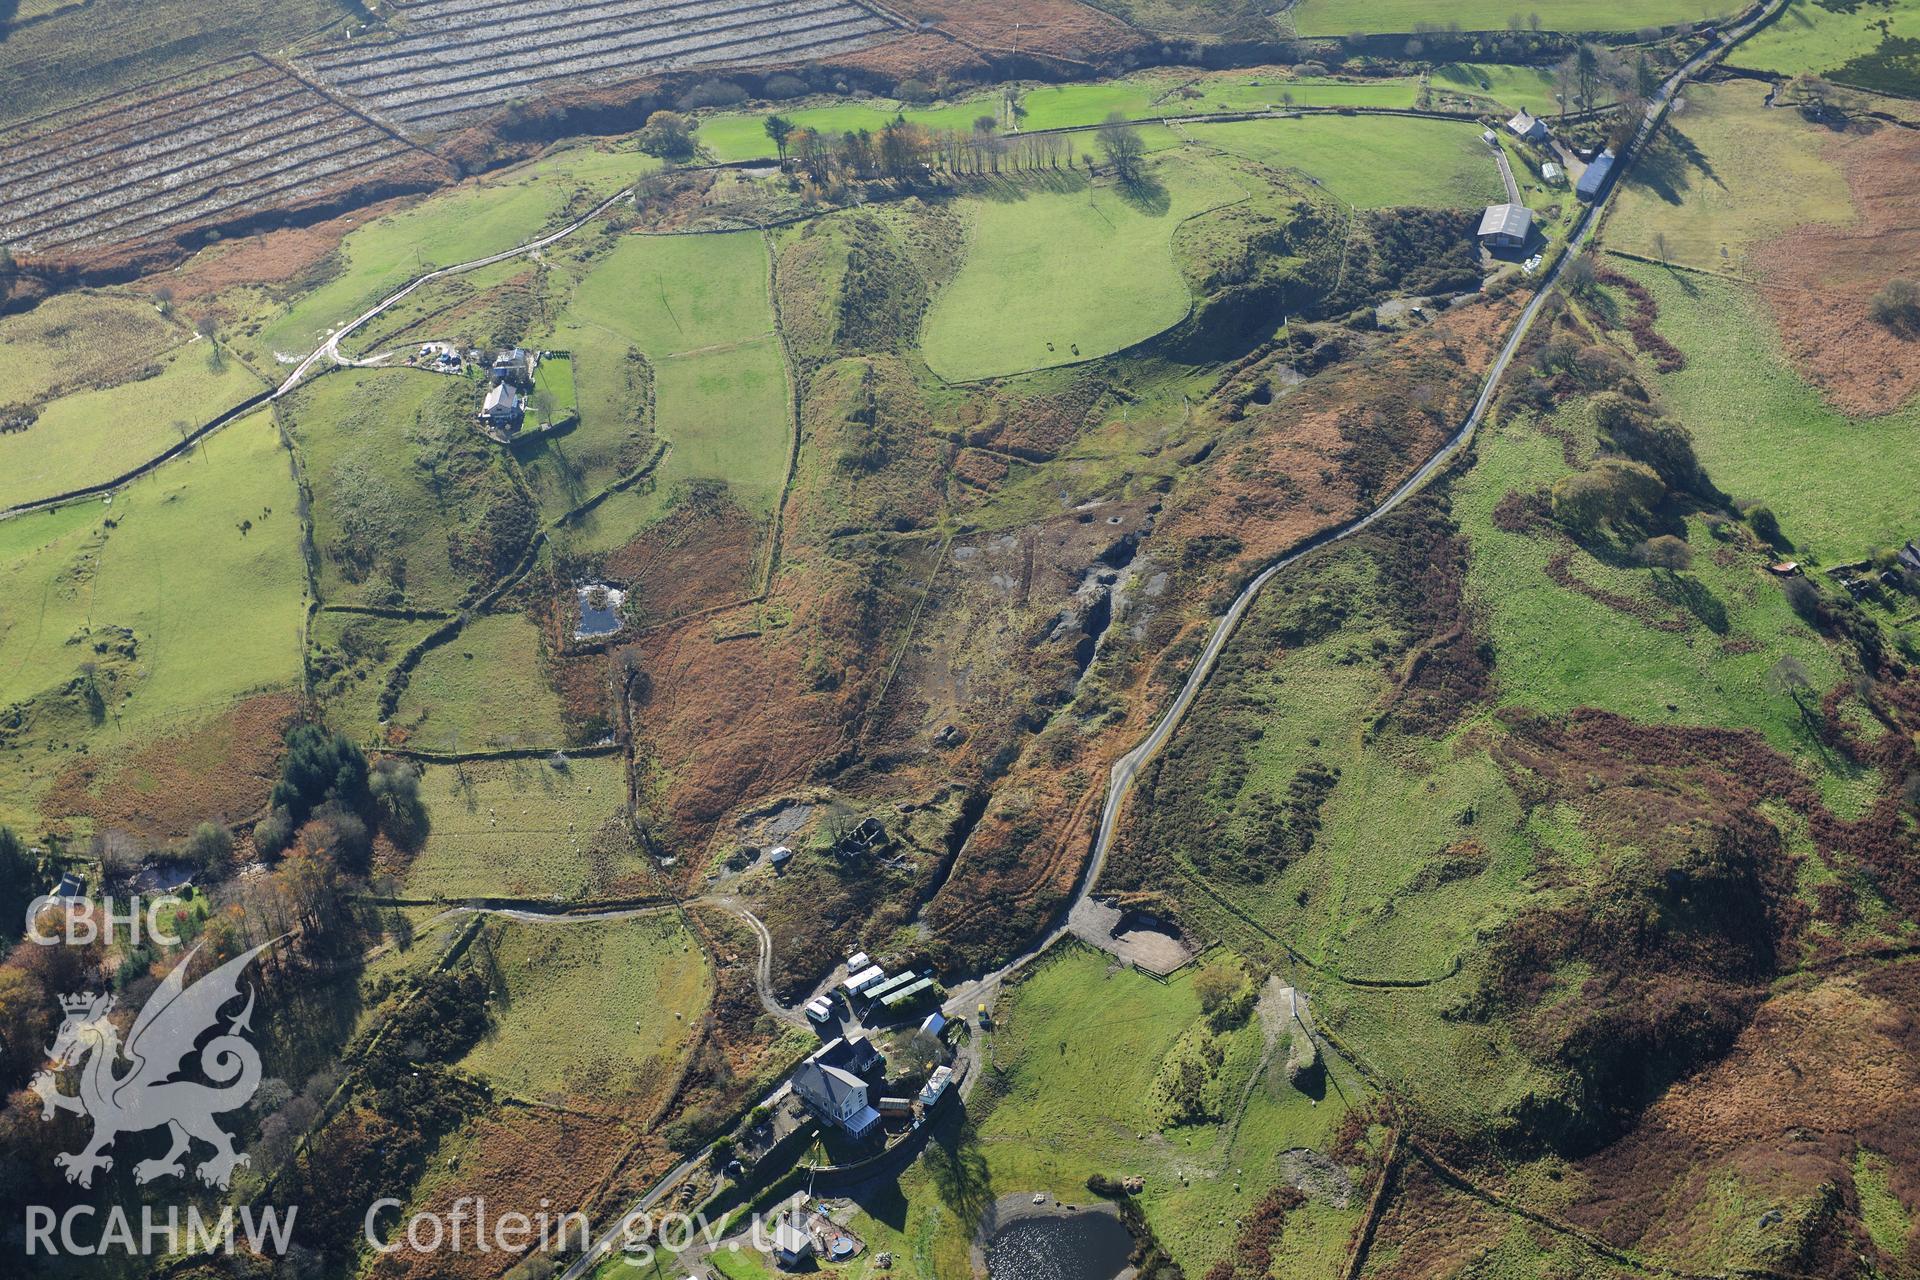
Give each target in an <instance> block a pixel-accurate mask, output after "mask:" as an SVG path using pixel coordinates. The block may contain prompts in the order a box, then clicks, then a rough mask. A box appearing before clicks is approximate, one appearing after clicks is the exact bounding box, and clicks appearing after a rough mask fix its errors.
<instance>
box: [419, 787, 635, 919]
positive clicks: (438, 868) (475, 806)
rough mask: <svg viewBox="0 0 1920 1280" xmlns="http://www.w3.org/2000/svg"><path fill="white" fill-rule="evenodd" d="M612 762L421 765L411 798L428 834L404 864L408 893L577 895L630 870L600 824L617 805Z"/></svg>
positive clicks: (619, 795) (621, 793)
mask: <svg viewBox="0 0 1920 1280" xmlns="http://www.w3.org/2000/svg"><path fill="white" fill-rule="evenodd" d="M623 774H624V766H623V765H622V763H621V761H620V760H619V758H618V757H614V756H588V757H583V758H580V759H576V760H572V761H570V762H569V763H568V765H567V767H566V768H565V769H558V768H555V767H554V765H553V763H552V762H551V761H549V760H513V761H478V762H474V763H470V764H463V765H460V766H458V767H455V766H452V765H432V766H429V767H428V769H427V771H426V774H425V776H424V777H423V778H422V779H421V783H420V793H421V796H422V798H423V799H424V800H425V802H426V805H427V812H428V814H429V815H430V816H431V818H432V821H433V831H432V834H431V835H429V836H428V838H427V842H426V844H425V846H424V847H423V848H422V849H421V850H420V852H419V853H417V854H416V855H414V858H413V861H412V863H411V864H410V865H409V867H408V868H407V876H406V892H407V894H408V896H411V897H429V898H442V899H447V900H450V901H458V900H460V899H462V898H472V897H489V896H492V897H514V898H548V897H552V898H579V897H583V896H588V895H591V894H595V893H604V892H606V891H607V890H609V889H610V888H612V887H613V886H615V885H616V884H618V883H620V882H621V880H622V878H623V877H630V876H632V875H633V874H634V873H635V872H636V871H638V870H639V865H638V860H637V859H636V858H635V857H634V856H633V855H631V854H629V853H627V852H626V851H625V849H624V848H618V849H615V848H610V847H609V846H608V844H607V842H605V841H603V840H602V839H601V836H602V828H603V827H605V826H606V824H608V823H609V822H611V821H613V820H614V819H615V818H616V817H617V816H618V815H619V813H620V811H621V808H622V807H623V806H624V805H625V803H626V780H625V778H624V776H623Z"/></svg>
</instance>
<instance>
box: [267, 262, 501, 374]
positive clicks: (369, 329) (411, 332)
mask: <svg viewBox="0 0 1920 1280" xmlns="http://www.w3.org/2000/svg"><path fill="white" fill-rule="evenodd" d="M533 269H534V263H533V262H532V261H531V260H529V259H527V258H509V259H507V260H506V261H505V262H496V263H494V264H493V265H492V266H488V267H478V268H476V269H474V270H472V271H463V272H461V273H460V274H459V275H456V276H443V277H441V278H440V279H438V280H434V281H431V282H429V283H427V284H424V285H422V286H420V287H419V288H418V289H415V290H414V291H413V292H412V293H410V294H408V295H407V296H406V297H405V298H402V299H401V300H400V301H399V302H397V303H395V304H394V305H393V306H391V307H389V308H388V309H387V310H386V311H383V312H382V313H381V314H380V317H379V318H378V319H376V320H373V321H372V322H370V323H369V324H367V325H366V326H365V327H364V328H362V329H360V330H359V331H358V332H356V333H354V334H353V335H351V336H350V337H348V338H346V339H344V340H343V341H342V342H341V343H340V353H341V354H342V355H344V356H347V357H349V358H352V359H367V358H370V357H372V356H375V355H389V354H391V355H392V356H395V357H398V358H404V357H405V356H407V355H408V354H410V353H411V352H412V350H413V349H414V348H415V347H416V346H417V345H418V344H419V343H421V342H425V341H428V340H430V339H431V340H435V341H438V340H442V339H447V340H458V339H461V338H466V339H470V340H471V341H472V342H474V343H475V344H477V345H479V346H483V347H490V346H491V343H492V337H493V336H494V335H490V334H489V333H488V332H487V329H486V328H485V323H486V313H485V312H484V311H482V312H480V313H479V315H474V314H473V312H472V308H473V307H474V306H475V304H477V303H481V302H483V301H484V295H487V294H489V293H490V292H491V291H493V290H495V289H497V288H498V287H499V286H500V285H502V284H505V283H506V282H507V281H509V280H511V279H512V278H513V277H515V276H518V275H523V274H525V273H526V272H529V271H532V270H533ZM456 307H458V308H465V309H466V315H465V316H463V317H456V316H455V315H454V314H453V309H454V308H456ZM503 336H504V335H503ZM524 337H525V335H524V334H522V335H516V340H519V339H523V338H524ZM283 354H285V353H283ZM488 354H489V355H491V354H492V352H491V350H489V352H488ZM392 363H394V364H398V363H399V359H397V358H396V359H395V360H393V361H392Z"/></svg>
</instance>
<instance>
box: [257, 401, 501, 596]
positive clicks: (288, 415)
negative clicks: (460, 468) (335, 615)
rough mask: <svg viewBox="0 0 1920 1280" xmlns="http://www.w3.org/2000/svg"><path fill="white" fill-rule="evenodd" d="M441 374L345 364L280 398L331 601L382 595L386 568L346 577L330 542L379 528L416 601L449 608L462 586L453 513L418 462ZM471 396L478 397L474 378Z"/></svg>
mask: <svg viewBox="0 0 1920 1280" xmlns="http://www.w3.org/2000/svg"><path fill="white" fill-rule="evenodd" d="M446 384H447V379H445V378H443V377H439V376H436V375H433V374H428V373H419V372H414V371H410V370H399V369H385V370H382V369H341V370H337V371H335V372H333V373H329V374H327V375H326V376H325V377H322V378H318V379H316V380H315V381H314V382H312V383H311V384H309V385H307V386H305V387H303V388H301V390H300V391H299V392H298V393H296V394H295V395H294V396H292V397H290V398H289V399H286V400H282V401H280V402H279V403H280V404H281V405H282V406H284V407H283V408H282V409H281V410H280V412H282V413H283V414H284V415H285V419H284V420H285V421H286V422H287V424H288V428H289V432H290V434H291V435H292V437H293V440H294V443H295V445H296V447H297V448H298V449H299V450H300V457H301V461H302V463H303V465H304V466H305V468H306V475H307V483H308V485H309V486H311V488H312V490H313V512H312V518H313V541H314V548H315V550H316V551H317V552H318V553H319V561H320V597H321V599H322V600H323V601H325V602H326V603H328V604H364V603H383V602H384V601H383V600H382V599H380V598H379V597H381V596H382V595H383V594H384V593H385V591H386V590H387V581H388V579H387V576H386V575H385V574H383V573H381V572H380V570H378V569H376V570H375V571H374V574H373V576H371V577H369V578H368V579H367V580H365V581H362V582H354V581H351V580H350V579H349V578H348V577H347V576H346V569H345V567H344V565H343V563H342V559H341V557H340V556H338V555H336V554H334V552H335V549H336V548H343V547H347V546H349V545H351V544H354V543H364V542H366V541H367V540H368V533H367V530H368V529H375V530H378V531H379V532H380V534H381V536H382V538H383V539H384V540H386V541H388V542H390V543H391V545H392V546H393V547H394V548H395V552H394V554H395V555H397V556H398V557H399V558H400V559H402V560H404V562H405V565H406V569H405V597H406V599H407V600H408V601H409V602H411V603H412V604H413V605H414V607H417V608H434V607H438V608H450V607H452V606H453V605H454V604H456V603H458V601H459V600H460V598H461V596H462V595H463V594H464V591H463V586H462V583H461V581H460V577H459V575H458V574H457V573H455V572H454V569H453V564H452V561H451V560H450V559H449V556H448V547H447V530H446V523H447V521H448V520H449V519H450V518H452V514H453V513H450V512H449V511H447V510H446V508H445V504H444V503H443V501H442V500H441V498H440V497H439V496H438V495H436V494H435V492H434V490H433V487H432V484H431V477H430V476H429V475H428V474H427V473H426V472H425V471H424V470H423V469H422V468H421V467H420V466H418V465H416V463H415V461H414V459H415V456H416V444H415V442H416V435H417V430H418V422H419V419H420V416H421V415H423V414H424V413H425V412H426V411H427V406H428V404H429V403H430V402H431V401H432V399H433V398H434V397H435V396H436V395H437V394H438V393H440V392H441V391H443V390H444V389H445V387H446ZM468 385H471V386H473V387H474V388H475V390H474V397H475V402H476V403H477V402H478V398H479V394H480V392H479V390H478V384H477V383H474V384H468Z"/></svg>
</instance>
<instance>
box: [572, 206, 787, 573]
mask: <svg viewBox="0 0 1920 1280" xmlns="http://www.w3.org/2000/svg"><path fill="white" fill-rule="evenodd" d="M583 270H584V274H583V275H581V276H580V278H579V280H578V283H577V284H576V285H575V286H574V287H573V289H572V292H571V293H570V295H568V296H567V297H566V299H565V302H564V305H563V307H562V308H561V309H560V311H559V318H558V319H557V320H556V322H555V332H554V342H555V344H556V345H561V346H565V347H566V348H568V349H570V350H573V351H574V352H576V354H577V355H578V357H579V363H578V366H577V368H576V371H575V373H576V380H577V383H578V387H579V394H580V404H581V414H582V417H583V419H584V426H585V428H586V429H587V430H588V431H596V430H599V429H600V428H599V427H597V425H596V420H597V419H600V418H612V419H614V420H616V421H631V420H632V418H633V413H634V410H633V409H632V407H631V406H633V405H635V404H636V403H638V402H639V399H637V398H636V397H639V398H642V399H643V398H645V394H646V393H645V392H643V391H636V387H635V381H634V380H635V379H636V378H637V379H640V380H642V381H647V380H650V382H649V383H648V385H650V388H651V391H650V407H651V412H652V429H653V432H654V433H655V434H657V436H658V437H659V438H661V439H663V440H664V441H665V442H666V443H667V445H668V449H669V452H668V453H667V456H666V459H665V461H664V463H663V464H662V466H661V468H660V471H659V472H658V475H657V479H656V481H655V483H654V484H653V485H652V486H650V487H648V488H647V489H646V490H643V491H642V490H637V491H634V492H630V493H626V494H622V495H618V496H616V497H615V498H613V499H611V500H609V501H608V502H607V503H606V504H605V505H604V506H603V507H602V508H600V509H599V510H597V511H596V512H595V513H593V515H592V516H590V517H589V518H588V519H587V520H586V521H585V522H583V524H582V525H581V526H580V528H579V530H578V532H577V534H576V543H577V545H580V546H582V547H583V548H585V547H591V548H597V549H610V548H612V547H615V546H618V545H620V544H622V543H624V542H625V541H627V539H629V538H631V537H633V536H634V535H635V534H636V533H638V532H639V531H640V530H641V529H642V528H644V527H645V526H646V525H647V524H649V523H651V522H652V521H653V520H655V519H657V518H658V517H659V515H660V513H661V512H662V511H663V510H664V509H665V507H664V504H665V501H666V500H667V499H668V498H669V497H670V496H671V495H672V493H673V491H674V489H675V487H676V486H677V485H679V484H681V483H682V482H684V481H704V480H717V481H721V482H724V483H725V484H727V485H728V486H729V488H730V489H731V490H732V492H733V495H734V498H735V500H736V501H738V502H739V503H740V504H741V505H742V506H744V507H746V508H747V509H748V510H749V511H752V512H754V513H756V514H761V515H765V514H768V513H770V512H771V510H772V507H773V502H774V499H775V498H776V497H777V495H778V493H779V489H780V486H781V484H782V482H783V481H784V480H785V478H786V468H787V451H788V446H789V442H790V441H791V439H792V434H793V430H792V425H791V412H790V409H789V407H788V398H787V380H786V366H785V360H784V357H783V354H782V352H781V349H780V343H779V340H778V339H777V338H776V337H775V336H774V322H773V310H772V303H771V301H770V300H769V297H768V293H767V250H766V244H765V241H764V239H763V238H762V236H761V235H760V233H758V232H752V231H746V232H738V233H733V234H727V235H697V236H626V237H623V238H622V239H620V241H619V242H618V243H617V244H616V246H615V247H614V249H613V251H612V252H611V253H608V254H606V255H605V256H604V257H602V258H600V259H598V260H596V261H593V262H591V263H590V264H589V265H587V266H586V267H585V268H584V269H583ZM630 352H631V353H633V354H632V355H630V354H629V353H630ZM639 361H644V366H642V365H640V364H639V363H637V362H639Z"/></svg>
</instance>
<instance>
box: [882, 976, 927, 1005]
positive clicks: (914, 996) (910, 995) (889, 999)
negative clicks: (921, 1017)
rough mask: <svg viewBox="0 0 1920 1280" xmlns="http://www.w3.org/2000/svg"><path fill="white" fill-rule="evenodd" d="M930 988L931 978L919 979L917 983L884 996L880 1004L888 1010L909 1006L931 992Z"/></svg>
mask: <svg viewBox="0 0 1920 1280" xmlns="http://www.w3.org/2000/svg"><path fill="white" fill-rule="evenodd" d="M932 987H933V979H932V978H921V979H919V980H918V981H917V982H910V983H908V984H907V985H906V986H904V987H901V988H900V989H899V990H898V991H892V992H889V993H888V994H887V995H886V996H884V997H882V999H881V1001H880V1002H881V1003H882V1004H884V1005H885V1006H886V1007H887V1008H889V1009H898V1008H899V1007H900V1006H901V1005H903V1004H910V1003H911V1002H913V1001H915V1000H918V999H919V998H920V997H921V996H923V995H925V994H926V993H927V992H928V991H929V990H931V989H932Z"/></svg>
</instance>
